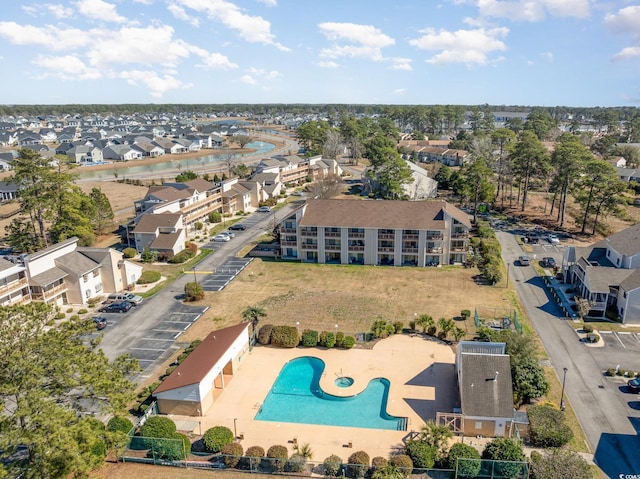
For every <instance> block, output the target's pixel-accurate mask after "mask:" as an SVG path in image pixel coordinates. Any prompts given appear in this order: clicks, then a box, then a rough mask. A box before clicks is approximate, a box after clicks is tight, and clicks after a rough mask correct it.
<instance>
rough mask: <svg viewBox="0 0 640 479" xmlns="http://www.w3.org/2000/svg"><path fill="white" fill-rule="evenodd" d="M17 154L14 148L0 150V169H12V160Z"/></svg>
mask: <svg viewBox="0 0 640 479" xmlns="http://www.w3.org/2000/svg"><path fill="white" fill-rule="evenodd" d="M17 156H18V153H17V152H16V151H14V150H12V151H3V152H0V171H8V170H11V169H13V160H14V159H15V158H16V157H17Z"/></svg>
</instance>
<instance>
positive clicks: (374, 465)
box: [368, 456, 389, 477]
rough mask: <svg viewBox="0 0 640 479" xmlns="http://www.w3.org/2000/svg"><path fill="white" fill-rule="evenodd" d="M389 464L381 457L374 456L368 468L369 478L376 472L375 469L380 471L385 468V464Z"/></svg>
mask: <svg viewBox="0 0 640 479" xmlns="http://www.w3.org/2000/svg"><path fill="white" fill-rule="evenodd" d="M388 463H389V461H387V459H386V458H384V457H382V456H376V457H374V458H373V459H371V467H370V468H369V473H368V475H369V477H371V475H372V474H373V473H374V472H375V471H376V470H377V469H382V468H383V467H385V466H386V465H387V464H388Z"/></svg>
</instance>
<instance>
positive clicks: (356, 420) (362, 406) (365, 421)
mask: <svg viewBox="0 0 640 479" xmlns="http://www.w3.org/2000/svg"><path fill="white" fill-rule="evenodd" d="M323 371H324V361H322V360H321V359H318V358H315V357H311V356H305V357H302V358H297V359H294V360H292V361H289V362H288V363H287V364H285V366H284V367H283V368H282V370H281V371H280V374H279V375H278V377H277V378H276V381H275V382H274V383H273V386H272V387H271V391H269V394H267V397H266V398H265V400H264V403H263V404H262V406H261V408H260V410H259V411H258V414H257V415H256V417H255V419H256V420H258V421H277V422H292V423H299V424H319V425H324V426H344V427H362V428H368V429H390V430H396V431H397V430H406V422H407V421H406V418H403V417H395V416H391V415H389V414H387V411H386V406H387V400H388V398H389V384H390V383H389V381H388V380H387V379H385V378H377V379H373V380H371V381H370V382H369V384H368V385H367V387H366V389H365V390H364V391H362V392H361V393H360V394H357V395H355V396H349V397H338V396H332V395H331V394H327V393H325V392H324V391H322V389H321V388H320V378H321V377H322V373H323Z"/></svg>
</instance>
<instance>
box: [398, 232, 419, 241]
mask: <svg viewBox="0 0 640 479" xmlns="http://www.w3.org/2000/svg"><path fill="white" fill-rule="evenodd" d="M402 239H403V240H410V241H418V235H417V234H414V233H406V234H403V235H402Z"/></svg>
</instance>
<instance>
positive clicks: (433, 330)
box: [427, 326, 437, 336]
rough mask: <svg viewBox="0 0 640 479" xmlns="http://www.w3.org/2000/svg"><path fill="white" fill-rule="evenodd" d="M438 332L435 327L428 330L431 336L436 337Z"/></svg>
mask: <svg viewBox="0 0 640 479" xmlns="http://www.w3.org/2000/svg"><path fill="white" fill-rule="evenodd" d="M436 331H437V328H436V327H435V326H429V327H428V328H427V334H428V335H429V336H435V335H436Z"/></svg>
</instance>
